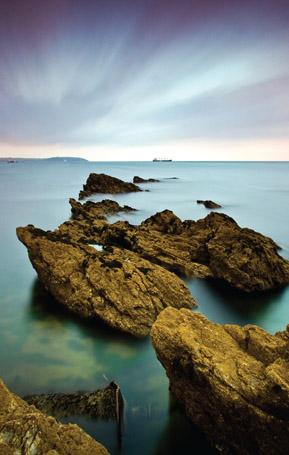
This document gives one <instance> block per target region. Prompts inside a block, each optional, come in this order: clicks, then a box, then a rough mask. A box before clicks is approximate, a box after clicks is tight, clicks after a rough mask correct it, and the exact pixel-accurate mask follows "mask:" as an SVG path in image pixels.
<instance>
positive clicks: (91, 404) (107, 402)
mask: <svg viewBox="0 0 289 455" xmlns="http://www.w3.org/2000/svg"><path fill="white" fill-rule="evenodd" d="M23 399H24V400H25V401H26V402H27V403H29V404H33V405H34V406H36V407H37V408H38V409H39V410H40V411H42V412H44V414H48V415H52V416H53V417H57V418H58V417H68V416H71V415H78V416H89V417H93V418H94V419H96V418H97V419H114V420H117V419H118V418H119V415H120V414H121V413H122V410H123V399H122V395H121V392H120V389H119V386H118V385H117V384H116V383H115V382H111V383H110V384H109V385H108V386H107V387H105V388H104V389H100V390H96V391H95V392H90V393H84V392H76V393H67V394H65V393H49V394H40V395H28V396H26V397H23Z"/></svg>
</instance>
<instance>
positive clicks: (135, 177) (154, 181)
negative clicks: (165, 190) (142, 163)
mask: <svg viewBox="0 0 289 455" xmlns="http://www.w3.org/2000/svg"><path fill="white" fill-rule="evenodd" d="M156 182H159V180H157V179H143V178H142V177H139V176H138V175H135V176H134V178H133V183H156Z"/></svg>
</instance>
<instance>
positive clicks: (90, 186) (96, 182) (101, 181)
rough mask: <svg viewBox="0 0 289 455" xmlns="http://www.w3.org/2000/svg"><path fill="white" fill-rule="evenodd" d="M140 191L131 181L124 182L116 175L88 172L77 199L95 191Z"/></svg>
mask: <svg viewBox="0 0 289 455" xmlns="http://www.w3.org/2000/svg"><path fill="white" fill-rule="evenodd" d="M137 191H142V190H141V189H140V188H139V187H138V186H137V185H134V184H133V183H128V182H124V181H123V180H120V179H118V178H116V177H111V176H110V175H106V174H93V173H92V174H89V176H88V179H87V180H86V184H85V185H83V190H81V191H80V193H79V199H84V198H85V197H88V196H91V195H92V194H97V193H109V194H117V193H131V192H137Z"/></svg>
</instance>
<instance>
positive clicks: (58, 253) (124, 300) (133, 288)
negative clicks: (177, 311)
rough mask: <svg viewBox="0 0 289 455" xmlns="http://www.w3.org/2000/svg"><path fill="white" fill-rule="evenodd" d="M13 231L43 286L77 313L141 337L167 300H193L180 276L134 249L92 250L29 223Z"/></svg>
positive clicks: (175, 302)
mask: <svg viewBox="0 0 289 455" xmlns="http://www.w3.org/2000/svg"><path fill="white" fill-rule="evenodd" d="M17 236H18V238H19V240H20V241H21V242H22V243H23V244H24V245H25V246H26V247H27V250H28V254H29V258H30V261H31V263H32V265H33V267H34V269H35V270H36V272H37V273H38V277H39V279H40V281H41V283H42V284H43V286H44V287H45V289H47V290H48V291H49V292H50V293H51V294H52V295H53V296H54V297H55V298H56V300H57V301H59V302H61V303H62V304H63V305H64V306H66V307H67V308H69V309H70V310H72V311H73V312H75V313H77V314H79V315H81V316H83V317H87V318H100V319H101V320H103V321H104V322H106V323H107V324H108V325H110V326H111V327H114V328H117V329H119V330H122V331H124V332H127V333H130V334H132V335H134V336H137V337H143V336H146V335H148V334H149V332H150V329H151V326H152V324H153V322H154V321H155V319H156V317H157V315H158V314H159V313H160V312H161V311H162V310H163V309H164V308H165V307H167V306H168V305H172V306H175V307H176V308H182V307H187V308H192V307H193V306H194V305H195V301H194V299H193V298H192V296H191V294H190V291H189V289H188V288H187V287H186V285H185V284H184V282H183V281H182V280H181V279H180V278H178V277H177V276H176V275H175V274H173V273H171V272H169V271H167V270H166V269H164V268H163V267H160V266H158V265H155V264H153V263H152V262H149V261H147V260H145V259H143V258H142V257H141V256H139V255H137V254H136V253H134V252H131V251H128V250H125V249H120V248H112V247H110V248H106V249H104V250H103V251H97V250H96V249H95V248H94V246H90V245H87V244H85V243H83V242H82V241H81V240H80V239H79V238H78V240H77V241H75V240H74V239H73V236H72V237H69V236H68V235H67V233H66V234H65V233H63V232H62V231H61V230H56V231H54V232H45V231H42V230H41V229H37V228H35V227H34V226H31V225H30V226H27V227H24V228H17ZM84 240H85V239H84Z"/></svg>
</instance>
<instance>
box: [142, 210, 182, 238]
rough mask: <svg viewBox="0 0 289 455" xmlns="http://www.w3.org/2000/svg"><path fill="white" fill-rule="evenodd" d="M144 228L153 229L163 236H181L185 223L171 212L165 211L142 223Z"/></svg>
mask: <svg viewBox="0 0 289 455" xmlns="http://www.w3.org/2000/svg"><path fill="white" fill-rule="evenodd" d="M141 226H142V227H144V228H148V229H149V230H150V229H153V230H154V231H159V232H162V233H163V234H181V232H182V231H183V223H182V221H181V219H180V218H178V217H177V216H176V215H175V214H174V213H173V212H172V211H171V210H163V211H162V212H158V213H156V214H155V215H152V216H150V217H149V218H147V219H146V220H145V221H143V222H142V223H141Z"/></svg>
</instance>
